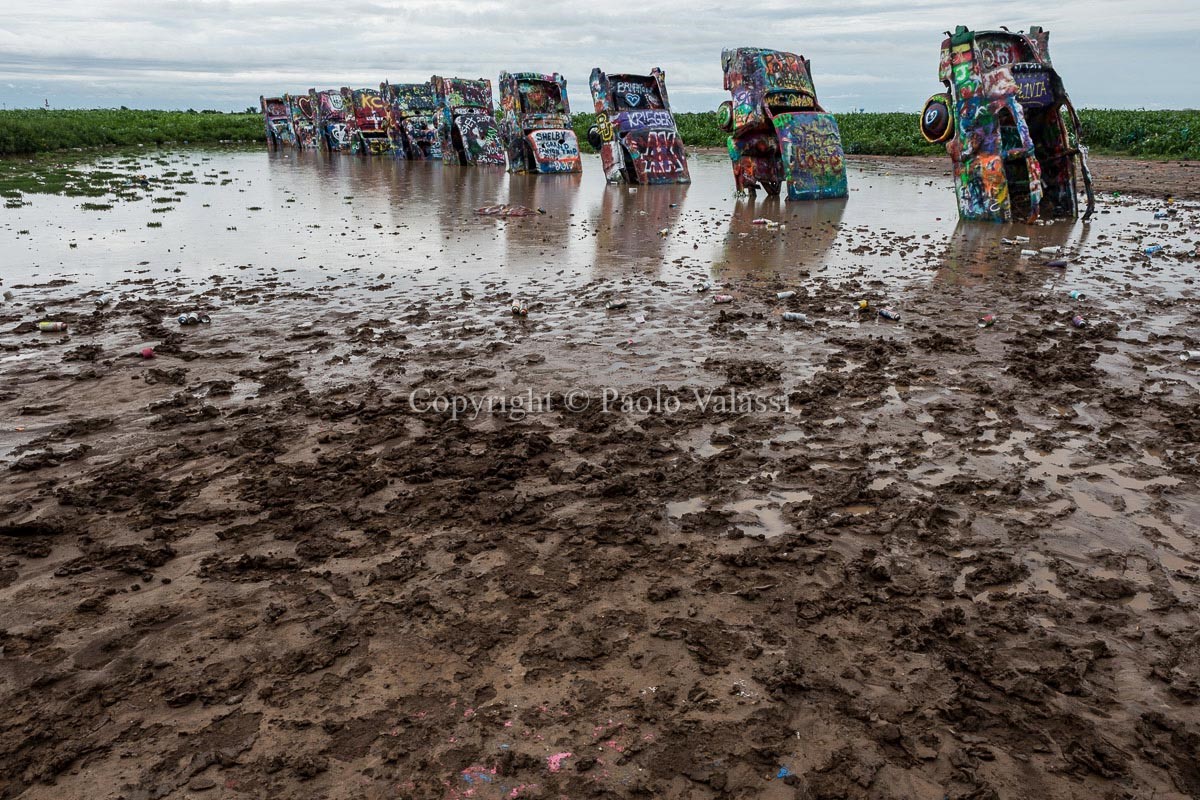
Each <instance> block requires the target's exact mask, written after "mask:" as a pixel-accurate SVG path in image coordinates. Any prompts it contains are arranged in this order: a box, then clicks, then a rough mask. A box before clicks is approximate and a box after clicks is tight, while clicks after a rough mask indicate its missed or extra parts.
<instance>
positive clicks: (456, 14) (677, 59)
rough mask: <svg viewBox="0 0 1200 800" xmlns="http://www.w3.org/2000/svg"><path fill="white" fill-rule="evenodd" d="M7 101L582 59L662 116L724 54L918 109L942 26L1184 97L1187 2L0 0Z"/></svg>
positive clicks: (252, 100)
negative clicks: (775, 61)
mask: <svg viewBox="0 0 1200 800" xmlns="http://www.w3.org/2000/svg"><path fill="white" fill-rule="evenodd" d="M5 5H6V6H7V8H5V9H4V12H3V15H2V16H0V104H2V105H3V107H5V108H26V107H34V106H42V105H44V104H45V103H46V101H49V105H50V107H51V108H93V107H99V108H113V107H117V106H122V105H124V106H129V107H130V108H161V109H187V108H194V109H197V110H202V109H218V110H222V111H231V110H242V109H245V108H247V107H248V106H254V107H256V108H257V106H258V97H259V95H260V94H268V95H272V94H282V93H283V92H285V91H290V92H292V93H295V92H298V91H306V90H307V89H308V88H309V87H316V88H336V87H339V86H343V85H349V86H354V87H361V86H371V87H375V86H378V84H379V83H380V81H382V80H383V79H387V80H390V81H392V82H393V83H398V82H410V81H423V80H428V78H429V76H431V75H435V74H436V75H443V76H452V75H454V76H458V77H464V78H477V77H487V78H490V79H491V80H492V81H493V84H494V83H495V81H496V76H497V75H498V74H499V73H500V72H501V71H502V70H508V71H510V72H518V71H536V72H554V71H558V72H561V73H562V74H563V75H565V76H566V78H567V82H568V83H567V86H568V94H569V96H570V99H571V103H572V110H574V111H589V110H591V109H590V106H591V100H590V95H589V93H588V88H587V80H588V75H589V74H590V73H591V70H592V67H596V66H599V67H601V68H602V69H604V70H605V71H607V72H633V73H645V72H648V71H649V70H650V68H651V67H654V66H660V67H662V68H663V69H664V70H666V74H667V87H668V89H669V91H670V95H671V104H672V106H673V108H674V109H675V110H677V111H707V110H711V109H713V108H715V107H716V106H717V104H719V103H720V102H721V101H722V100H724V99H726V98H727V94H726V93H725V92H724V91H723V90H722V88H721V68H720V54H721V50H722V48H725V47H735V46H754V47H768V48H772V49H776V50H786V51H790V52H793V53H800V54H803V55H804V56H806V57H807V58H809V59H810V60H811V61H812V68H813V77H814V80H815V83H816V87H817V94H818V99H819V100H820V102H821V103H822V105H824V106H825V107H826V108H827V109H828V110H831V111H850V110H855V109H865V110H867V111H915V110H918V109H920V107H921V105H922V104H923V103H924V101H925V98H927V97H928V96H929V95H930V94H932V93H934V92H936V91H939V90H940V89H941V85H940V84H939V83H938V81H937V62H938V50H939V47H940V45H941V41H942V39H943V38H944V32H945V31H947V30H950V29H953V28H954V27H955V26H956V25H959V24H963V25H967V26H968V27H971V28H974V29H977V30H983V29H989V28H997V27H999V26H1001V25H1006V26H1008V27H1009V28H1010V29H1012V30H1025V29H1027V28H1028V27H1029V26H1031V25H1041V26H1042V27H1043V28H1046V29H1047V30H1049V31H1050V52H1051V55H1052V57H1053V59H1054V64H1055V67H1056V68H1057V69H1058V71H1059V74H1060V75H1062V77H1063V80H1064V81H1065V85H1066V88H1067V91H1068V92H1069V93H1070V95H1071V98H1072V100H1074V102H1075V105H1076V106H1079V107H1084V108H1197V107H1198V106H1200V81H1198V80H1197V79H1196V75H1197V74H1200V36H1198V34H1200V0H1155V2H1152V3H1143V2H1130V0H1042V2H1036V3H1035V2H1025V1H1024V0H1005V2H991V3H981V2H946V1H945V0H915V1H914V2H908V3H890V2H883V0H874V1H872V0H861V1H859V0H849V2H846V1H843V2H824V0H812V2H796V0H789V1H787V2H775V1H772V2H745V3H737V2H732V1H727V2H725V3H721V4H718V3H706V2H688V0H655V2H647V0H607V1H606V2H597V1H596V0H592V1H591V2H585V3H580V2H574V1H573V2H564V3H558V4H555V3H550V2H546V1H545V0H540V2H528V1H527V0H477V1H476V2H463V0H438V1H437V2H429V1H427V0H157V2H148V1H147V0H52V1H50V2H42V3H30V2H16V1H15V0H13V2H11V3H5Z"/></svg>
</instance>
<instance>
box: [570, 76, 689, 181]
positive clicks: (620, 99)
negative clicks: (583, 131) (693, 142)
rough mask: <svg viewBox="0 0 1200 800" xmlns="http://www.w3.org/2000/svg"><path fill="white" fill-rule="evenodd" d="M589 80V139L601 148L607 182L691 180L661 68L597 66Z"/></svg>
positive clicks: (601, 159) (595, 146) (590, 142)
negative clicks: (635, 70) (612, 71)
mask: <svg viewBox="0 0 1200 800" xmlns="http://www.w3.org/2000/svg"><path fill="white" fill-rule="evenodd" d="M589 84H590V87H591V90H592V102H593V104H594V105H595V109H596V123H595V125H593V126H592V127H591V129H589V130H588V142H589V144H591V145H592V147H594V148H596V149H597V150H599V151H600V161H601V163H602V164H603V166H604V177H605V179H606V180H607V181H608V182H609V183H690V182H691V176H690V175H689V174H688V166H687V152H686V151H685V150H684V148H683V140H682V139H681V138H680V136H679V133H678V131H677V130H676V128H675V117H674V116H672V115H671V104H670V99H669V98H668V97H667V84H666V75H665V74H664V73H663V71H662V70H661V69H659V68H658V67H655V68H654V69H652V70H651V71H650V74H649V75H628V74H621V75H607V74H605V73H604V71H603V70H601V69H600V68H599V67H596V68H595V69H593V70H592V75H591V80H590V81H589Z"/></svg>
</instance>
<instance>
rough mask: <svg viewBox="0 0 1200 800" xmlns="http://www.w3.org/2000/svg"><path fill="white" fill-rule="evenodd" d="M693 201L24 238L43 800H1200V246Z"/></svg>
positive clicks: (307, 195)
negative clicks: (500, 215) (707, 285)
mask: <svg viewBox="0 0 1200 800" xmlns="http://www.w3.org/2000/svg"><path fill="white" fill-rule="evenodd" d="M691 170H692V175H693V179H694V183H693V184H692V185H691V186H687V187H642V188H637V189H633V188H627V187H608V186H605V185H604V184H603V183H602V181H601V180H600V170H599V165H598V163H597V161H596V160H595V159H594V158H591V159H585V173H584V174H583V175H582V176H574V177H571V176H550V177H541V178H527V177H521V176H508V175H506V174H505V173H504V172H502V171H500V170H491V169H459V168H443V167H441V166H440V165H438V164H409V163H398V162H392V161H388V160H375V161H367V160H360V159H352V158H342V159H334V160H329V159H326V158H323V157H321V156H319V155H315V154H294V153H285V154H268V153H265V152H261V151H245V150H240V151H229V152H226V151H213V150H182V151H178V152H172V153H170V154H168V155H167V156H166V157H165V158H164V157H163V156H162V155H161V154H157V155H156V156H154V157H147V159H146V162H145V165H144V167H140V168H139V171H141V172H146V173H147V174H149V175H150V176H151V177H152V178H153V177H154V176H155V175H165V174H166V173H168V172H174V173H181V172H185V171H191V172H193V173H194V175H195V176H196V181H195V182H190V181H187V182H180V181H178V180H164V181H162V182H158V181H155V180H152V182H151V187H150V189H149V190H148V191H144V192H140V194H142V195H144V197H143V199H141V200H137V201H121V202H116V203H115V204H114V207H113V208H112V209H110V210H106V211H85V210H83V209H81V208H80V203H81V201H80V200H79V199H78V198H66V197H57V196H42V195H34V196H31V197H28V198H26V199H27V201H28V204H27V205H23V206H20V207H18V208H6V209H4V210H3V211H0V252H3V254H4V256H3V257H4V262H3V263H4V266H3V270H2V272H0V279H2V281H3V286H2V287H0V288H2V289H4V290H7V291H11V292H12V293H13V294H12V297H11V299H10V300H7V301H5V302H3V303H0V377H2V379H3V380H2V382H0V471H2V472H0V604H2V607H3V609H4V610H3V611H0V702H3V703H4V704H5V707H6V708H8V709H9V712H8V713H7V714H6V715H5V717H4V719H3V720H2V721H0V797H3V798H8V797H17V796H22V797H30V798H64V797H71V798H74V797H80V798H83V797H87V798H95V797H97V796H99V797H105V798H126V799H127V800H135V799H137V800H140V799H141V798H160V797H180V798H182V797H228V798H258V797H263V798H267V797H329V798H341V797H346V798H350V797H355V798H357V797H370V798H376V797H378V798H383V797H388V798H392V797H401V798H429V799H430V800H432V799H433V798H456V799H457V798H464V799H465V798H501V797H504V798H592V797H594V798H616V797H638V798H650V797H656V798H657V797H672V798H674V797H678V798H691V799H692V800H700V799H701V798H732V797H737V798H766V799H767V800H771V799H773V798H804V799H805V800H809V799H811V798H896V799H897V800H899V799H900V798H904V799H905V800H908V799H910V798H929V800H944V798H947V797H949V798H961V799H962V800H966V798H976V799H978V798H1005V799H1006V800H1007V798H1014V799H1016V798H1029V797H1038V798H1054V799H1055V800H1058V799H1059V798H1064V799H1065V798H1079V799H1080V800H1082V798H1089V799H1090V798H1143V797H1156V798H1185V797H1200V769H1197V766H1196V760H1195V752H1196V749H1197V746H1200V712H1198V711H1197V709H1196V706H1195V703H1196V702H1197V701H1198V700H1200V635H1198V634H1197V632H1196V631H1197V622H1198V621H1200V620H1198V617H1197V605H1196V603H1197V600H1198V599H1200V598H1198V597H1197V582H1198V581H1200V548H1198V544H1200V540H1198V539H1197V533H1196V531H1197V528H1198V525H1200V490H1198V485H1197V475H1200V422H1198V420H1200V417H1198V416H1197V414H1196V409H1197V390H1198V389H1200V372H1198V371H1197V370H1198V369H1200V366H1198V365H1197V364H1195V363H1186V362H1181V361H1180V360H1179V358H1178V354H1179V353H1180V351H1182V350H1185V349H1190V350H1200V330H1198V323H1200V303H1198V298H1197V293H1196V288H1195V283H1194V279H1195V271H1196V266H1197V263H1198V261H1197V259H1196V256H1195V255H1194V252H1195V245H1196V240H1197V222H1198V220H1200V211H1198V208H1197V206H1196V205H1194V204H1188V203H1176V204H1170V205H1168V204H1165V203H1164V202H1163V201H1161V200H1157V199H1150V198H1142V197H1138V196H1130V195H1128V194H1125V195H1124V196H1121V197H1113V196H1111V195H1109V194H1105V195H1104V196H1103V197H1102V199H1101V203H1100V206H1101V213H1100V214H1098V215H1097V216H1096V218H1095V219H1094V220H1093V221H1092V222H1090V223H1087V224H1085V223H1082V222H1069V223H1059V224H1055V225H1044V226H1023V225H1017V226H992V225H976V224H960V223H958V221H957V217H956V213H955V207H954V199H953V194H952V191H951V189H950V186H949V182H948V180H947V179H938V178H931V177H929V176H928V175H920V174H917V173H916V172H915V171H912V170H907V169H906V165H905V163H904V161H903V160H896V161H894V162H878V161H876V162H871V163H854V162H852V165H851V175H850V180H851V186H852V194H851V197H850V198H849V199H848V200H846V201H843V202H830V203H819V204H800V203H787V202H773V201H763V200H760V201H759V202H757V203H754V202H753V201H751V200H749V199H746V198H737V197H735V196H734V195H733V192H732V190H731V184H732V178H731V175H730V170H729V166H728V163H727V161H726V160H725V159H724V158H722V157H719V156H711V155H700V156H697V157H695V158H693V160H692V163H691ZM156 197H157V198H160V202H158V203H155V202H154V198H156ZM497 203H512V204H520V205H525V206H528V207H530V208H534V209H542V210H544V212H545V213H544V214H539V215H536V216H532V217H523V218H513V219H507V220H497V219H492V218H481V217H478V216H476V215H475V214H474V213H473V210H474V209H475V208H476V207H481V206H486V205H493V204H497ZM156 207H160V208H164V207H165V208H171V209H172V210H171V211H168V212H158V213H153V212H152V211H151V209H152V208H156ZM1160 211H1167V212H1168V214H1167V218H1166V219H1161V220H1158V219H1155V218H1154V214H1155V212H1160ZM757 218H767V219H770V220H773V221H777V222H780V223H783V224H784V226H783V227H766V226H759V225H754V224H752V223H753V220H755V219H757ZM147 222H161V227H153V228H148V227H147ZM1017 236H1023V237H1028V238H1029V240H1030V241H1029V242H1028V243H1021V244H1017V245H1004V244H1003V243H1002V242H1001V239H1002V237H1017ZM1151 244H1161V245H1163V247H1164V250H1163V252H1162V253H1161V254H1159V255H1156V256H1154V257H1148V256H1146V255H1144V254H1143V248H1145V247H1146V246H1149V245H1151ZM1042 248H1058V250H1057V251H1056V252H1054V253H1053V254H1049V253H1046V254H1043V253H1041V252H1039V253H1037V254H1036V255H1034V256H1031V257H1023V256H1022V255H1021V250H1022V249H1032V250H1038V251H1040V250H1041V249H1042ZM1053 259H1064V260H1066V261H1067V262H1069V263H1068V264H1067V265H1066V266H1065V267H1050V266H1048V265H1047V263H1046V262H1048V261H1050V260H1053ZM702 281H710V282H712V283H714V284H715V286H714V287H713V288H712V289H710V290H708V291H697V290H696V286H697V284H699V283H701V282H702ZM781 291H793V292H795V295H794V296H792V297H790V298H786V299H778V298H777V293H779V292H781ZM1072 291H1081V292H1083V293H1084V296H1083V297H1082V298H1072V297H1071V296H1070V292H1072ZM718 293H723V294H730V295H732V297H733V300H732V302H730V303H728V304H721V305H717V304H714V303H713V296H714V295H715V294H718ZM101 295H109V296H110V298H111V302H108V303H107V304H104V305H102V306H97V305H96V304H95V300H96V298H98V297H100V296H101ZM514 300H520V301H524V302H525V303H527V304H528V308H529V311H528V316H524V317H522V316H514V315H513V314H512V313H511V306H512V304H513V302H514ZM860 300H866V301H867V303H868V310H867V311H866V312H865V313H863V312H859V311H857V310H855V309H854V308H853V306H854V304H855V303H857V302H858V301H860ZM610 301H617V302H618V304H620V303H621V302H623V303H624V305H622V306H621V307H619V308H612V309H609V308H606V304H608V303H609V302H610ZM881 307H890V308H891V309H893V310H894V311H896V312H897V313H898V314H899V319H898V320H887V319H884V318H881V317H879V316H878V315H877V314H876V313H875V312H876V310H877V309H878V308H881ZM188 311H203V312H204V313H206V314H208V315H209V316H210V317H211V323H209V324H202V325H195V326H180V325H179V324H178V323H177V322H176V321H175V317H176V315H178V314H180V313H184V312H188ZM787 311H790V312H800V313H803V314H806V315H807V317H808V322H807V323H794V322H790V321H785V320H784V319H783V316H782V314H783V313H784V312H787ZM985 314H993V315H994V317H995V322H994V324H993V325H991V326H988V327H982V326H980V324H979V319H980V317H981V316H983V315H985ZM1075 316H1080V317H1082V318H1084V320H1085V324H1084V325H1083V326H1081V327H1076V326H1075V325H1073V324H1072V322H1071V320H1072V317H1075ZM39 320H59V321H64V322H66V323H67V324H68V330H67V332H66V333H40V332H38V331H37V329H36V326H35V323H36V322H37V321H39ZM144 348H153V349H154V351H155V357H154V358H153V359H143V358H141V357H140V356H139V355H138V353H139V351H141V350H142V349H144ZM460 403H461V404H460ZM473 403H475V404H478V405H473Z"/></svg>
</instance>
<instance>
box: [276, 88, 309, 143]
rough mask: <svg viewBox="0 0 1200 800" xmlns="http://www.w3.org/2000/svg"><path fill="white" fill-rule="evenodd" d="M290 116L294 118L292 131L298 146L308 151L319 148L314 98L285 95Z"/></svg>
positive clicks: (304, 95) (300, 95)
mask: <svg viewBox="0 0 1200 800" xmlns="http://www.w3.org/2000/svg"><path fill="white" fill-rule="evenodd" d="M283 99H284V101H285V102H286V103H287V107H288V114H290V115H291V118H292V130H293V131H295V133H296V146H297V147H299V148H300V149H301V150H308V149H311V148H313V147H316V146H317V129H316V126H315V125H314V124H313V105H312V98H311V97H310V96H309V95H306V94H299V95H293V94H285V95H284V96H283Z"/></svg>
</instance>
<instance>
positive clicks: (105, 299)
mask: <svg viewBox="0 0 1200 800" xmlns="http://www.w3.org/2000/svg"><path fill="white" fill-rule="evenodd" d="M92 302H93V303H95V304H96V308H104V307H105V306H106V305H108V304H109V303H111V302H112V298H111V297H109V296H108V295H101V296H100V297H97V298H96V299H95V300H93V301H92Z"/></svg>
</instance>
